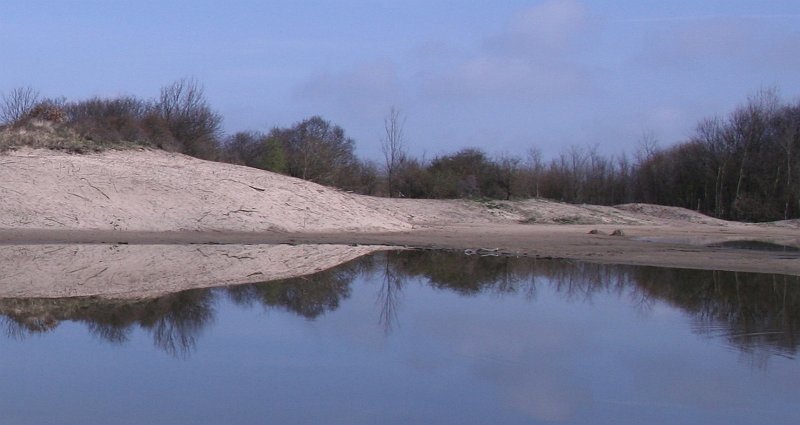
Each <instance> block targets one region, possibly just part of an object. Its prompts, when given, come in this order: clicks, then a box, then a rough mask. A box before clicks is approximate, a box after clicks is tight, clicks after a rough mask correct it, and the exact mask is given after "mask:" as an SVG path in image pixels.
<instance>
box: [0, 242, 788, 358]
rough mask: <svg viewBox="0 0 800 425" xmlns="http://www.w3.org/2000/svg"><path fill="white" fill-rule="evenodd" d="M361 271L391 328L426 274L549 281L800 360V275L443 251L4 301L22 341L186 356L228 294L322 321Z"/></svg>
mask: <svg viewBox="0 0 800 425" xmlns="http://www.w3.org/2000/svg"><path fill="white" fill-rule="evenodd" d="M359 275H363V276H367V277H368V278H369V279H371V281H373V282H379V283H380V287H379V291H378V294H377V298H378V299H377V303H378V310H379V313H378V315H379V321H380V323H381V324H382V325H383V326H384V327H385V329H386V331H387V332H389V331H391V329H392V328H393V326H395V325H396V323H397V316H398V314H397V309H398V305H399V297H400V295H401V293H402V290H403V288H404V287H405V286H406V285H407V282H408V280H409V279H413V278H422V281H423V282H424V284H426V285H430V286H432V287H434V288H437V289H440V290H448V291H453V292H455V293H457V294H461V295H466V296H474V295H477V294H481V293H483V294H498V295H502V296H509V295H516V294H519V295H523V296H525V297H528V298H533V297H534V296H535V294H536V291H537V287H542V285H545V286H546V287H548V288H550V289H552V290H553V291H555V292H556V293H558V294H561V296H563V297H564V298H566V299H567V300H570V301H590V300H591V299H592V297H594V296H595V295H597V294H602V293H604V294H612V295H616V296H626V297H629V298H630V299H631V300H632V301H633V302H634V303H635V304H636V305H638V306H639V307H640V308H649V307H651V306H652V305H653V304H654V303H656V302H659V301H663V302H667V303H669V304H671V305H673V306H675V307H678V308H680V309H682V310H684V311H685V312H686V313H687V314H689V315H690V316H691V318H692V320H693V322H694V330H695V332H697V333H700V334H702V335H709V336H713V337H721V338H724V340H725V341H726V342H727V343H729V344H730V345H731V346H733V347H736V348H737V349H739V350H741V351H742V352H744V353H749V354H752V355H754V356H755V357H759V356H761V357H764V356H770V355H783V356H789V357H794V356H796V355H797V351H798V346H799V345H800V277H792V276H782V275H766V274H749V273H734V272H720V271H704V270H680V269H666V268H656V267H635V266H615V265H600V264H591V263H573V262H566V261H556V260H535V259H530V258H515V257H481V256H476V255H473V256H465V255H463V254H460V253H449V252H441V251H399V252H386V253H380V254H376V255H372V256H366V257H362V258H360V259H356V260H353V261H351V262H349V263H346V264H344V265H342V266H339V267H336V268H333V269H329V270H326V271H322V272H319V273H316V274H313V275H309V276H305V277H300V278H294V279H285V280H280V281H273V282H264V283H259V284H253V285H241V286H234V287H229V288H224V289H220V290H192V291H185V292H181V293H177V294H172V295H168V296H165V297H161V298H157V299H152V300H139V301H120V300H117V301H114V300H102V299H96V298H73V299H53V300H50V299H6V300H0V314H2V315H3V316H0V321H2V322H3V323H4V324H5V327H6V333H7V334H8V335H9V336H10V337H14V338H24V337H26V336H28V335H31V334H38V333H44V332H48V331H51V330H52V329H54V328H56V327H57V326H58V324H59V323H60V322H61V321H64V320H71V321H77V322H83V323H86V324H87V326H88V328H89V330H90V332H91V333H92V334H93V335H95V336H97V337H99V338H101V339H103V340H105V341H109V342H113V343H122V342H125V341H127V340H128V338H129V335H130V333H131V332H132V329H133V328H134V327H136V326H138V327H139V328H141V329H144V330H145V331H147V332H149V333H151V334H152V337H153V341H154V343H155V345H156V346H157V347H159V348H160V349H162V350H164V351H166V352H168V353H170V354H173V355H181V354H183V355H185V354H187V353H189V352H190V351H191V350H192V349H193V348H194V346H195V344H196V340H197V337H198V336H199V335H200V333H201V332H202V330H203V328H204V327H205V326H207V325H208V324H210V323H212V322H213V316H214V304H215V299H216V297H217V295H218V294H224V295H226V296H227V297H228V298H229V299H231V300H232V301H233V302H234V303H235V304H238V305H244V306H250V305H261V306H264V307H266V308H281V309H284V310H286V311H289V312H292V313H295V314H297V315H300V316H302V317H305V318H309V319H315V318H317V317H319V316H321V315H323V314H325V313H327V312H330V311H334V310H336V309H337V308H338V307H339V305H340V303H341V301H342V300H344V299H346V298H348V297H349V296H350V290H351V289H350V285H351V283H352V281H353V280H354V279H355V278H356V277H358V276H359Z"/></svg>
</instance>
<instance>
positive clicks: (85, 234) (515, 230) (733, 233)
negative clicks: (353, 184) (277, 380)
mask: <svg viewBox="0 0 800 425" xmlns="http://www.w3.org/2000/svg"><path fill="white" fill-rule="evenodd" d="M595 230H596V231H597V233H595V234H593V233H594V232H592V231H595ZM616 230H621V231H622V233H623V235H622V236H612V235H611V234H612V233H613V232H614V231H616ZM590 232H592V233H590ZM0 241H2V242H0V249H1V248H2V244H6V245H26V244H38V245H41V244H76V243H78V244H112V245H114V244H129V245H192V244H231V245H240V244H248V245H261V244H267V245H274V244H291V245H314V244H325V245H368V246H371V245H375V246H389V247H398V248H431V249H455V250H465V251H472V250H488V251H493V252H494V251H496V252H497V253H498V254H505V255H524V256H530V257H535V258H562V259H571V260H583V261H592V262H601V263H618V264H634V265H649V266H663V267H681V268H695V269H717V270H730V271H742V272H761V273H782V274H792V275H800V253H797V252H782V251H765V250H749V249H734V248H722V247H713V246H709V245H716V244H719V243H723V242H731V241H762V242H770V243H774V244H779V245H786V246H790V247H796V246H800V232H799V231H798V230H797V229H793V228H782V227H777V226H756V225H731V226H724V227H723V226H706V225H684V226H668V225H662V226H652V225H599V226H598V225H523V224H483V225H452V226H427V227H418V228H416V229H412V230H408V231H399V232H397V231H395V232H327V233H326V232H317V233H293V232H222V231H220V232H143V231H139V232H134V231H129V232H121V231H108V230H94V231H91V230H60V231H54V230H30V229H25V230H2V231H0ZM488 251H487V252H488Z"/></svg>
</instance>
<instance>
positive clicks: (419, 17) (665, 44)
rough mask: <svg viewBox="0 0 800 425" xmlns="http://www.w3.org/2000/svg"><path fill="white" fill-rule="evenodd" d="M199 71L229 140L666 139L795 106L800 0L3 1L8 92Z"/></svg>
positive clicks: (552, 149)
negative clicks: (291, 132)
mask: <svg viewBox="0 0 800 425" xmlns="http://www.w3.org/2000/svg"><path fill="white" fill-rule="evenodd" d="M184 77H193V78H196V79H197V80H198V81H200V82H201V83H202V84H203V86H204V87H205V93H206V97H207V99H208V102H209V103H210V105H211V107H212V108H213V109H214V110H216V111H217V112H219V113H220V114H222V115H223V116H224V128H225V131H226V132H228V133H234V132H236V131H244V130H258V131H268V130H269V129H270V128H272V127H275V126H290V125H292V124H294V123H296V122H298V121H301V120H303V119H305V118H308V117H310V116H313V115H320V116H322V117H323V118H325V119H327V120H330V121H331V122H333V123H335V124H337V125H340V126H341V127H343V128H344V129H345V131H346V133H347V135H348V136H350V137H352V138H353V139H355V141H356V146H357V153H358V154H359V155H361V156H363V157H366V158H371V159H376V160H379V159H380V158H381V150H380V140H381V137H382V134H383V120H384V118H385V117H386V116H387V115H388V113H389V110H390V108H392V107H395V108H398V109H399V110H400V111H401V113H402V114H403V116H404V118H405V126H404V130H405V139H406V147H407V150H408V151H409V153H411V154H412V155H415V156H424V157H427V158H431V157H434V156H436V155H442V154H448V153H453V152H455V151H457V150H459V149H462V148H466V147H477V148H481V149H483V150H484V151H486V152H487V153H489V154H490V155H503V154H512V155H520V156H524V155H525V154H526V152H527V151H528V149H529V148H531V147H537V148H538V149H540V150H541V151H542V153H543V154H544V155H545V157H553V156H556V155H558V154H559V153H560V152H563V151H564V150H566V149H568V148H569V147H571V146H581V147H588V146H597V147H598V149H599V150H600V151H601V152H603V153H606V154H613V155H616V154H620V153H622V152H627V153H629V154H630V153H632V152H634V151H635V149H636V147H637V145H638V142H639V141H640V140H641V139H642V138H643V137H650V138H655V139H656V140H658V142H659V145H660V146H669V145H671V144H674V143H676V142H680V141H683V140H686V139H687V138H688V137H690V136H691V134H692V132H693V130H694V128H695V126H696V125H697V123H698V122H699V121H700V120H702V119H704V118H708V117H713V116H725V115H726V114H728V113H729V112H730V111H731V110H733V109H734V108H735V107H736V106H738V105H741V104H743V103H745V102H746V101H747V98H748V96H752V95H754V94H756V93H757V92H758V91H759V90H762V89H771V88H774V89H777V90H778V91H779V93H780V95H781V97H782V98H783V100H784V101H786V102H797V101H799V100H800V2H798V1H797V0H791V1H789V0H786V1H783V0H781V1H779V0H774V1H773V0H752V1H741V0H703V1H688V0H686V1H684V0H681V1H671V0H664V1H659V2H643V1H640V0H616V1H592V0H583V1H581V0H546V1H521V0H519V1H518V0H506V1H497V0H495V1H485V0H471V1H453V0H441V1H436V0H427V1H417V0H410V1H402V0H395V1H379V0H375V1H367V0H338V1H322V0H317V1H310V0H309V1H302V0H287V1H269V0H263V1H236V0H229V1H224V2H223V1H202V0H192V1H188V0H186V1H169V0H162V1H148V0H137V1H123V0H119V1H114V0H104V1H89V0H85V1H80V0H58V1H46V0H40V1H35V2H32V1H28V0H22V1H18V0H3V1H2V9H1V10H0V93H8V92H9V91H11V90H13V89H14V88H17V87H23V86H31V87H33V88H35V89H37V90H38V91H39V92H40V93H41V94H42V95H43V96H47V97H60V96H64V97H66V98H67V99H70V100H80V99H87V98H91V97H94V96H101V97H114V96H120V95H133V96H137V97H141V98H147V99H149V98H155V97H156V96H157V95H158V92H159V90H160V88H161V87H163V86H166V85H168V84H170V83H172V82H174V81H176V80H178V79H181V78H184Z"/></svg>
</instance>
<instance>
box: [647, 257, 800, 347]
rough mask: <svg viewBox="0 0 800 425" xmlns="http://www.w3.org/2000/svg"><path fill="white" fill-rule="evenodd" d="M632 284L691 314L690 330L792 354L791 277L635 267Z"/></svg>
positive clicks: (799, 281)
mask: <svg viewBox="0 0 800 425" xmlns="http://www.w3.org/2000/svg"><path fill="white" fill-rule="evenodd" d="M631 274H632V276H633V279H634V280H635V282H636V285H637V288H638V289H639V290H641V291H643V292H646V293H647V294H648V295H649V296H651V297H655V298H658V299H660V300H664V301H667V302H669V303H671V304H672V305H675V306H677V307H680V308H681V309H683V310H684V311H686V312H688V313H689V314H691V316H692V319H693V321H694V324H695V326H694V327H695V331H697V332H698V333H701V334H704V335H710V336H721V337H724V338H725V339H726V340H727V341H728V342H729V343H730V344H731V345H732V346H735V347H737V348H738V349H741V350H743V351H744V352H749V353H754V354H759V353H757V352H758V351H759V350H767V351H768V352H767V353H761V354H778V355H784V356H790V357H794V356H795V355H797V350H798V346H800V340H799V339H800V278H798V277H797V276H784V275H769V274H753V273H737V272H722V271H698V270H681V269H659V268H654V267H639V268H636V269H634V270H633V272H632V273H631Z"/></svg>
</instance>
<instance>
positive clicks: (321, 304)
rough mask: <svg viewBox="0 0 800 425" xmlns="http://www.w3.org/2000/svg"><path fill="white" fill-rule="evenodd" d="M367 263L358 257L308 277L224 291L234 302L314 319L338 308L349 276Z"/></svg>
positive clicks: (368, 265) (346, 293) (347, 291)
mask: <svg viewBox="0 0 800 425" xmlns="http://www.w3.org/2000/svg"><path fill="white" fill-rule="evenodd" d="M371 266H372V257H362V258H360V259H356V260H353V261H350V262H348V263H345V264H343V265H341V266H338V267H335V268H332V269H328V270H325V271H321V272H318V273H315V274H313V275H309V276H302V277H296V278H291V279H283V280H273V281H270V282H263V283H257V284H251V285H239V286H231V287H228V288H226V289H225V291H226V293H227V294H228V297H229V298H230V299H231V300H232V301H233V302H234V303H236V304H238V305H246V306H249V305H253V304H261V305H263V306H264V307H281V308H283V309H285V310H287V311H290V312H292V313H296V314H298V315H300V316H303V317H305V318H307V319H315V318H317V317H319V316H321V315H323V314H325V313H326V312H328V311H334V310H336V309H337V308H339V302H340V301H341V300H343V299H347V298H348V297H349V296H350V283H351V282H352V281H353V279H355V278H356V277H357V276H358V275H359V273H361V272H363V271H365V270H369V269H370V268H371Z"/></svg>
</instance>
